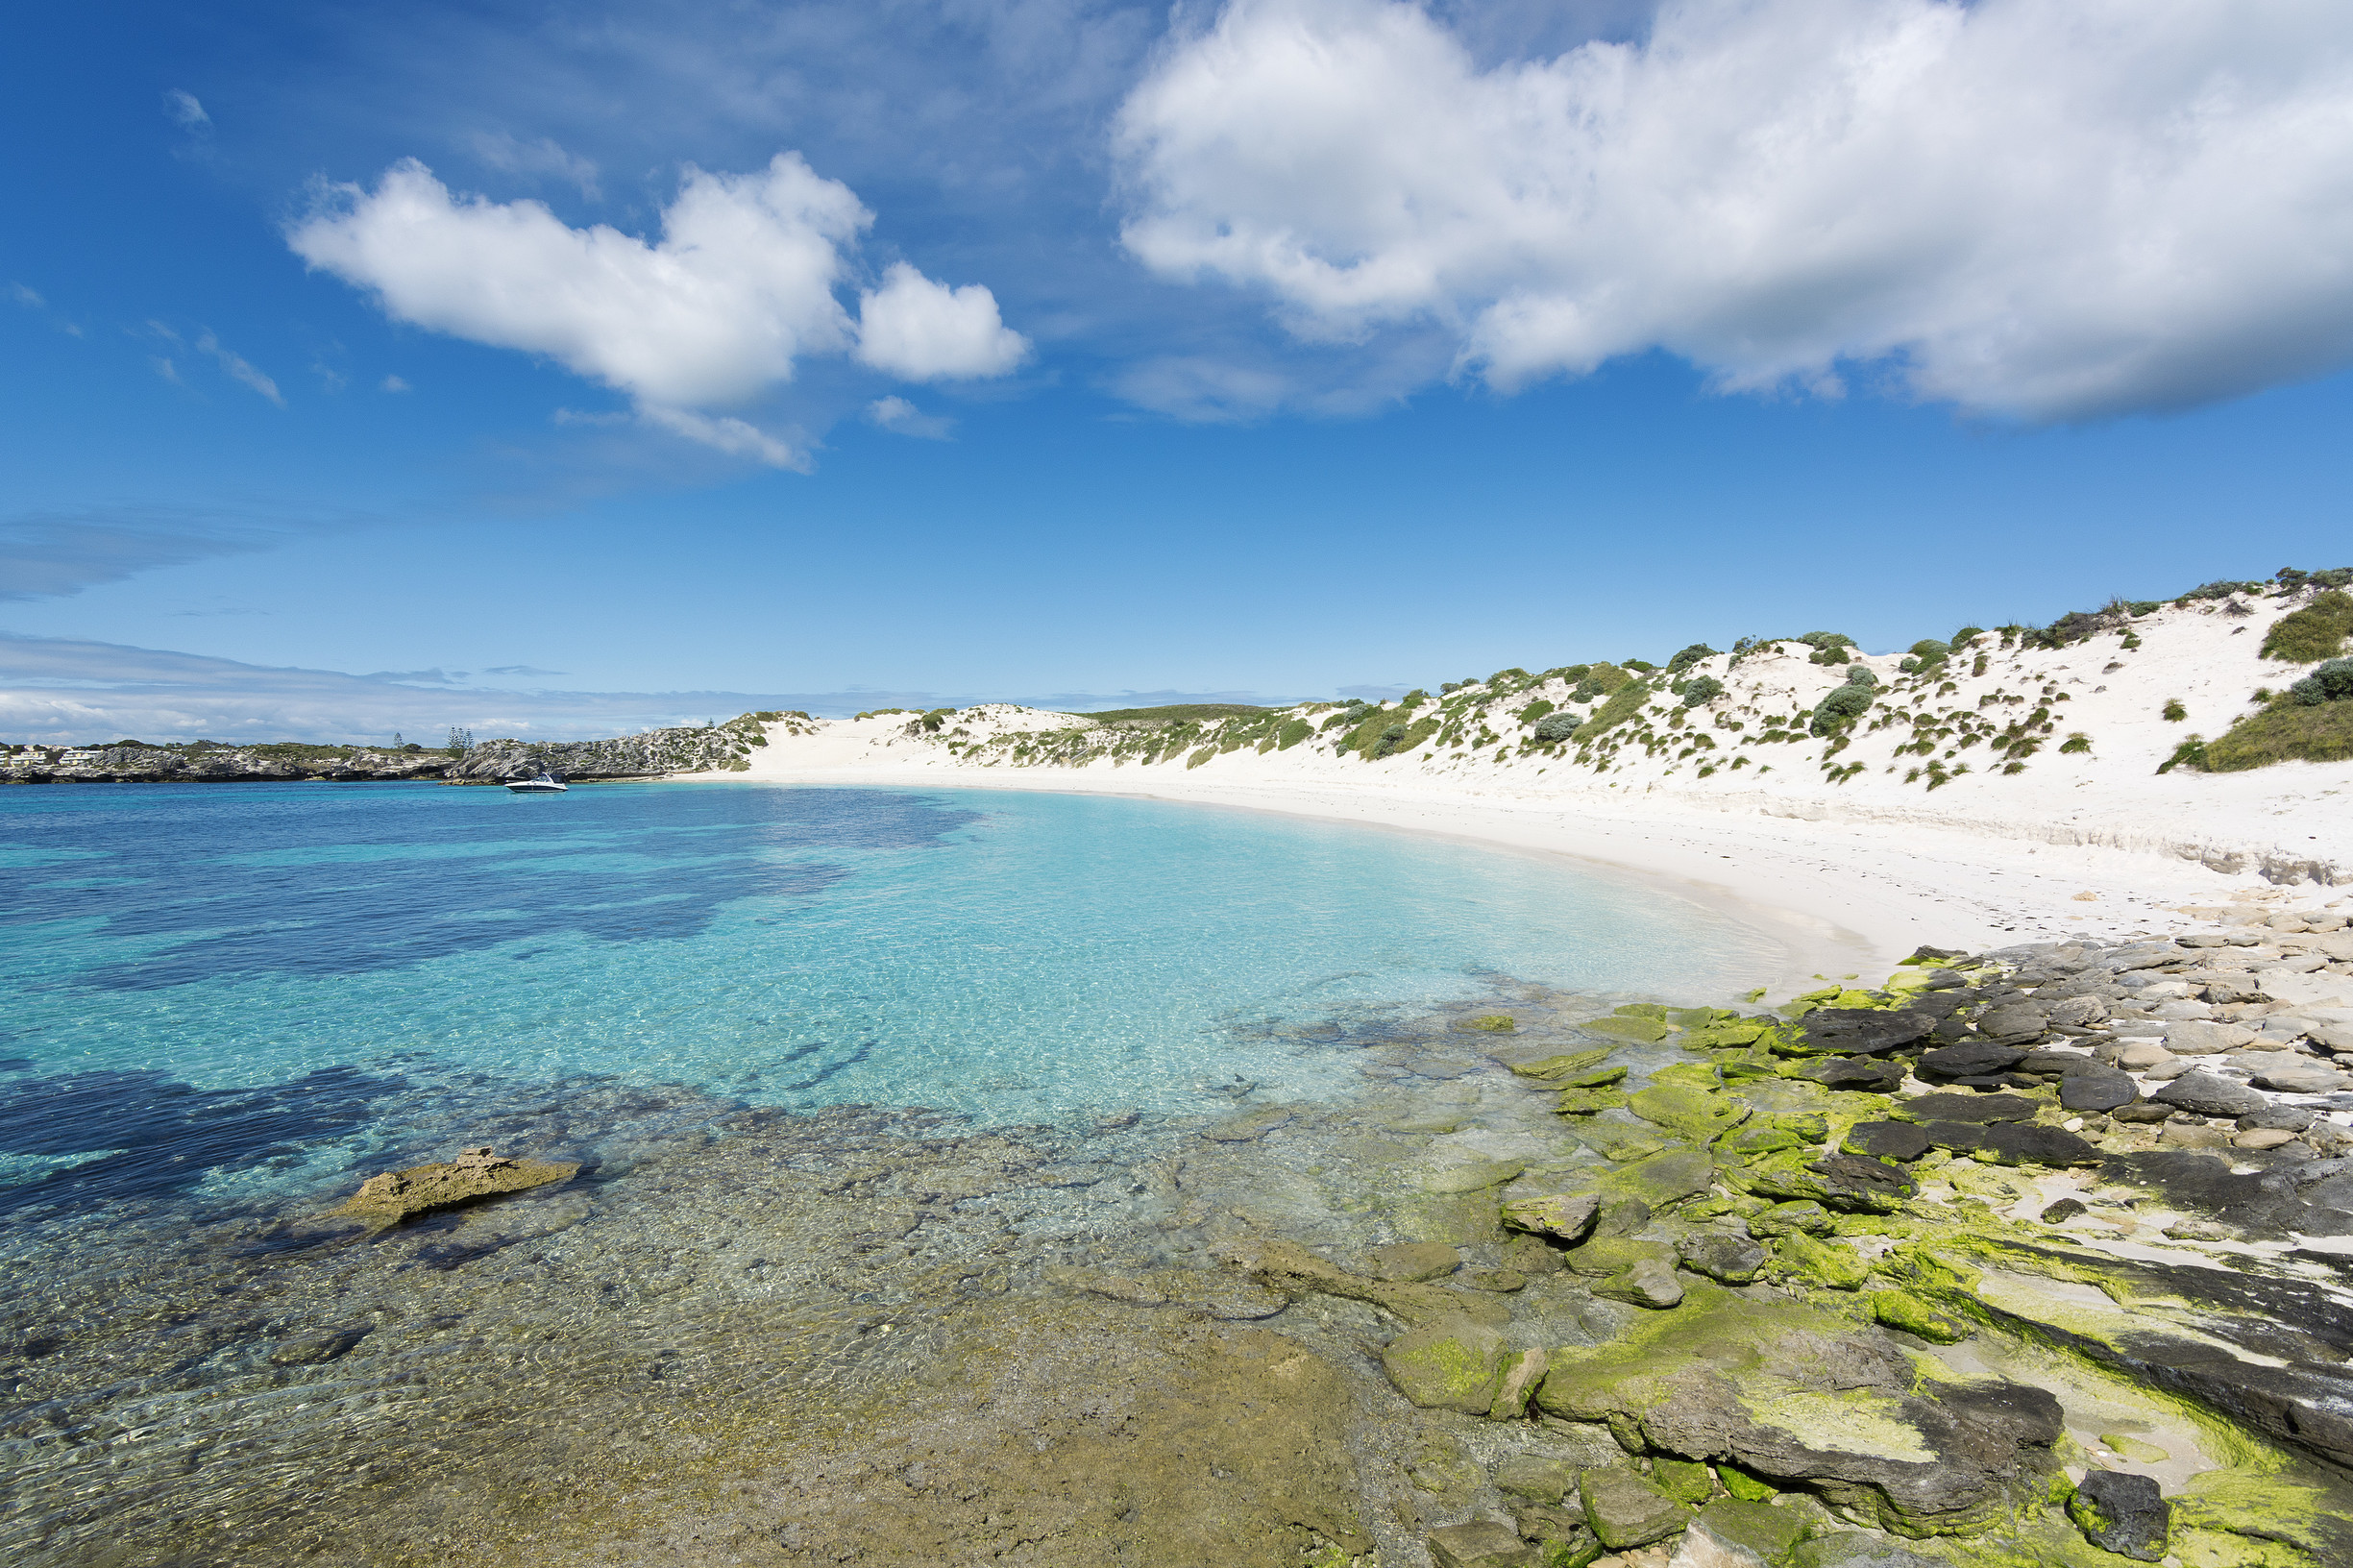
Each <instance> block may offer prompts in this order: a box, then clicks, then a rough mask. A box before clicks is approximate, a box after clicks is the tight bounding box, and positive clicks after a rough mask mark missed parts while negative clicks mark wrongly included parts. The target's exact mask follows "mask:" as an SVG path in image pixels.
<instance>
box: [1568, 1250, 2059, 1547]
mask: <svg viewBox="0 0 2353 1568" xmlns="http://www.w3.org/2000/svg"><path fill="white" fill-rule="evenodd" d="M1536 1404H1537V1406H1538V1407H1539V1408H1540V1409H1543V1410H1544V1411H1545V1412H1546V1413H1548V1414H1552V1415H1556V1416H1559V1417H1562V1418H1564V1419H1568V1420H1574V1421H1599V1422H1607V1423H1609V1424H1610V1425H1611V1428H1612V1430H1613V1431H1615V1432H1618V1433H1619V1434H1620V1437H1621V1440H1626V1439H1629V1438H1630V1439H1632V1440H1633V1441H1635V1442H1637V1443H1639V1444H1640V1445H1642V1446H1644V1447H1646V1448H1648V1449H1649V1450H1651V1451H1652V1452H1654V1453H1659V1454H1665V1455H1668V1456H1672V1457H1677V1458H1712V1459H1715V1460H1716V1461H1718V1462H1719V1463H1724V1462H1729V1463H1731V1464H1735V1465H1737V1466H1739V1467H1740V1469H1742V1470H1744V1471H1746V1472H1748V1473H1750V1474H1751V1475H1754V1476H1759V1477H1763V1478H1765V1479H1767V1480H1770V1481H1773V1482H1779V1483H1802V1484H1804V1485H1806V1486H1808V1487H1809V1488H1811V1489H1813V1490H1816V1491H1818V1492H1821V1493H1822V1494H1823V1495H1825V1496H1826V1498H1828V1499H1829V1501H1830V1502H1831V1504H1832V1505H1833V1507H1837V1508H1839V1509H1840V1511H1842V1512H1846V1513H1849V1514H1850V1515H1851V1516H1859V1517H1868V1518H1873V1519H1875V1522H1877V1523H1878V1524H1880V1525H1881V1526H1882V1527H1883V1528H1886V1529H1890V1530H1896V1531H1900V1532H1902V1533H1906V1534H1912V1535H1926V1534H1934V1533H1944V1532H1949V1531H1966V1530H1970V1529H1974V1528H1978V1527H1981V1526H1984V1525H1987V1524H1990V1523H1992V1522H1994V1521H1996V1520H1998V1519H1999V1518H2001V1517H2004V1516H2005V1514H2006V1510H2007V1507H2008V1501H2009V1498H2010V1496H2011V1495H2012V1493H2013V1491H2014V1490H2015V1489H2017V1488H2020V1487H2022V1485H2024V1484H2025V1483H2026V1482H2029V1481H2032V1480H2034V1479H2035V1478H2039V1477H2041V1476H2043V1475H2046V1474H2047V1473H2048V1472H2049V1470H2050V1468H2051V1465H2052V1463H2053V1462H2054V1461H2053V1458H2052V1456H2051V1453H2050V1445H2051V1444H2052V1443H2053V1442H2055V1441H2056V1440H2057V1438H2058V1436H2059V1435H2060V1432H2061V1430H2062V1429H2061V1421H2060V1412H2059V1406H2058V1402H2057V1400H2055V1399H2053V1398H2052V1397H2051V1396H2050V1395H2049V1394H2047V1393H2046V1392H2044V1391H2042V1390H2040V1389H2035V1388H2027V1387H2023V1386H2021V1385H2018V1384H2000V1383H1977V1384H1955V1383H1948V1382H1941V1381H1939V1382H1925V1383H1924V1382H1923V1381H1921V1379H1920V1378H1919V1376H1918V1374H1917V1372H1916V1371H1915V1369H1914V1368H1913V1366H1912V1364H1911V1362H1910V1360H1908V1359H1907V1358H1906V1357H1905V1356H1904V1355H1903V1354H1902V1353H1901V1352H1900V1351H1899V1350H1898V1349H1897V1348H1896V1347H1895V1345H1894V1343H1893V1342H1892V1341H1891V1340H1889V1339H1888V1338H1887V1337H1886V1336H1885V1335H1881V1334H1879V1333H1878V1332H1877V1331H1876V1330H1875V1329H1860V1328H1858V1327H1857V1326H1856V1325H1854V1324H1853V1323H1851V1322H1850V1321H1848V1320H1846V1319H1844V1318H1841V1317H1838V1316H1836V1315H1833V1314H1830V1313H1827V1312H1823V1311H1817V1310H1815V1309H1813V1308H1810V1307H1807V1306H1805V1305H1803V1304H1802V1303H1798V1302H1794V1301H1782V1302H1777V1301H1772V1300H1759V1299H1755V1298H1753V1297H1747V1296H1742V1295H1737V1294H1734V1293H1733V1292H1731V1291H1728V1290H1726V1289H1724V1288H1723V1287H1721V1286H1714V1285H1710V1284H1706V1283H1704V1282H1700V1283H1695V1284H1692V1285H1691V1286H1688V1292H1687V1294H1686V1295H1685V1297H1684V1300H1683V1304H1682V1306H1681V1307H1680V1308H1679V1310H1678V1311H1673V1312H1656V1313H1642V1314H1637V1315H1636V1316H1635V1317H1634V1318H1633V1319H1632V1320H1631V1321H1630V1323H1629V1324H1627V1325H1626V1327H1625V1328H1624V1329H1623V1331H1622V1332H1621V1333H1620V1334H1619V1335H1617V1336H1616V1337H1615V1338H1613V1339H1611V1340H1609V1341H1607V1342H1605V1343H1604V1344H1600V1345H1593V1346H1581V1347H1576V1348H1571V1349H1565V1350H1557V1351H1555V1352H1554V1353H1553V1356H1552V1360H1551V1362H1550V1364H1549V1367H1548V1370H1547V1372H1546V1375H1545V1379H1544V1384H1543V1386H1542V1387H1541V1388H1539V1389H1538V1390H1537V1394H1536Z"/></svg>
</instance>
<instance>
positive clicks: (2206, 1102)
mask: <svg viewBox="0 0 2353 1568" xmlns="http://www.w3.org/2000/svg"><path fill="white" fill-rule="evenodd" d="M2149 1098H2150V1099H2152V1100H2154V1101H2156V1102H2157V1103H2158V1104H2159V1105H2169V1106H2172V1107H2174V1108H2175V1109H2177V1110H2182V1111H2194V1112H2196V1113H2197V1114H2198V1115H2201V1116H2243V1115H2246V1114H2247V1113H2249V1112H2250V1111H2261V1110H2262V1109H2263V1108H2264V1107H2265V1106H2267V1105H2269V1104H2270V1103H2271V1102H2270V1101H2269V1100H2267V1099H2266V1098H2264V1096H2263V1095H2262V1094H2261V1093H2259V1092H2257V1091H2256V1090H2251V1089H2249V1088H2247V1087H2246V1086H2245V1085H2244V1084H2242V1083H2239V1082H2237V1081H2236V1080H2234V1079H2229V1078H2225V1077H2223V1076H2221V1075H2220V1074H2219V1073H2212V1072H2204V1071H2200V1072H2190V1073H2184V1074H2183V1075H2182V1076H2181V1077H2179V1078H2176V1079H2174V1080H2173V1081H2172V1082H2171V1083H2169V1084H2168V1085H2166V1086H2165V1088H2163V1089H2161V1090H2157V1092H2156V1093H2154V1094H2151V1095H2150V1096H2149Z"/></svg>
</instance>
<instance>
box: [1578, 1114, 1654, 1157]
mask: <svg viewBox="0 0 2353 1568" xmlns="http://www.w3.org/2000/svg"><path fill="white" fill-rule="evenodd" d="M1577 1140H1578V1141H1579V1142H1580V1143H1582V1144H1584V1145H1585V1146H1586V1147H1588V1148H1590V1149H1592V1150H1593V1152H1594V1153H1596V1154H1598V1155H1600V1156H1601V1157H1602V1158H1603V1159H1605V1160H1608V1161H1611V1162H1613V1163H1616V1164H1627V1163H1630V1162H1631V1161H1635V1160H1648V1159H1649V1158H1650V1157H1651V1156H1652V1155H1654V1154H1658V1153H1660V1152H1662V1151H1664V1150H1665V1148H1666V1147H1667V1139H1666V1135H1665V1134H1663V1133H1661V1132H1659V1131H1658V1130H1657V1129H1656V1128H1654V1127H1652V1126H1649V1125H1648V1124H1646V1123H1637V1122H1624V1121H1604V1120H1601V1119H1599V1118H1596V1119H1594V1120H1591V1121H1586V1122H1583V1123H1581V1124H1580V1125H1579V1127H1578V1129H1577Z"/></svg>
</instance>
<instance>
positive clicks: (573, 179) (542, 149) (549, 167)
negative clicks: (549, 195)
mask: <svg viewBox="0 0 2353 1568" xmlns="http://www.w3.org/2000/svg"><path fill="white" fill-rule="evenodd" d="M470 141H471V145H472V146H473V148H474V156H475V157H476V158H478V159H481V160H482V162H483V163H485V164H487V165H489V166H490V167H491V168H494V169H497V170H498V171H499V172H500V173H502V174H520V175H529V176H540V177H545V178H551V179H556V180H561V181H563V182H564V183H565V184H569V185H573V186H576V188H577V189H578V190H579V192H580V194H581V195H582V196H584V197H586V198H587V199H588V200H590V201H592V202H601V201H602V200H604V192H603V191H601V190H600V189H599V188H598V186H597V164H596V160H595V159H586V158H577V157H575V156H574V155H573V154H571V153H568V152H566V151H564V149H563V148H562V147H561V146H560V145H558V143H557V142H556V140H555V138H554V137H553V136H540V137H537V138H536V139H534V140H531V141H525V140H522V139H521V138H520V137H518V136H516V135H514V133H512V132H510V131H478V132H476V133H475V134H474V135H473V136H472V137H471V138H470Z"/></svg>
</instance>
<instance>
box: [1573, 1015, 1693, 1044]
mask: <svg viewBox="0 0 2353 1568" xmlns="http://www.w3.org/2000/svg"><path fill="white" fill-rule="evenodd" d="M1577 1027H1578V1028H1580V1029H1582V1030H1583V1031H1584V1032H1585V1033H1587V1034H1589V1035H1615V1036H1616V1037H1618V1038H1619V1039H1621V1040H1635V1041H1643V1042H1644V1043H1646V1044H1647V1043H1649V1042H1651V1041H1660V1040H1664V1039H1666V1038H1667V1036H1669V1035H1670V1034H1672V1033H1674V1031H1673V1030H1672V1029H1671V1028H1669V1027H1668V1024H1667V1020H1666V1019H1664V1018H1645V1017H1628V1016H1625V1015H1622V1014H1615V1013H1613V1014H1611V1015H1609V1016H1608V1017H1600V1018H1587V1019H1586V1020H1585V1021H1584V1022H1582V1023H1581V1024H1579V1025H1578V1026H1577Z"/></svg>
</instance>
